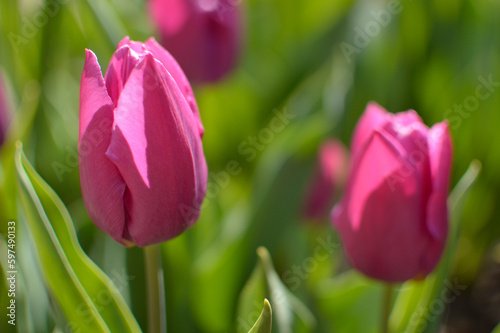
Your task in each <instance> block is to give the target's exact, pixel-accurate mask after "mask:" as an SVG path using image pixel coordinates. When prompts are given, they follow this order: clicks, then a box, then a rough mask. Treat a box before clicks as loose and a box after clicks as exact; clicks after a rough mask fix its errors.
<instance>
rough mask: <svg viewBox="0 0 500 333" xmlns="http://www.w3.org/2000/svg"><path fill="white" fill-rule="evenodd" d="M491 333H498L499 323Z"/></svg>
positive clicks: (499, 330) (499, 331) (499, 332)
mask: <svg viewBox="0 0 500 333" xmlns="http://www.w3.org/2000/svg"><path fill="white" fill-rule="evenodd" d="M491 333H500V323H498V325H497V327H495V328H494V329H493V331H491Z"/></svg>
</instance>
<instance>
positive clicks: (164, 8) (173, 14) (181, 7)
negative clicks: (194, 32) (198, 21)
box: [149, 0, 194, 35]
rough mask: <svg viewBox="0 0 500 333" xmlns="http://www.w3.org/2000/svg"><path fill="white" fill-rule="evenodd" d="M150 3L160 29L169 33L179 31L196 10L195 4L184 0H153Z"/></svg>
mask: <svg viewBox="0 0 500 333" xmlns="http://www.w3.org/2000/svg"><path fill="white" fill-rule="evenodd" d="M149 5H150V11H151V14H152V16H153V17H154V18H155V20H156V22H157V24H158V25H159V28H160V30H161V31H162V32H163V33H165V34H168V35H171V34H177V33H179V31H181V30H182V28H183V27H184V26H185V25H186V22H187V21H188V19H189V16H190V15H192V14H191V13H192V12H193V11H194V8H193V5H191V4H190V2H189V1H184V0H151V1H150V3H149ZM166 14H168V18H169V19H168V20H165V15H166Z"/></svg>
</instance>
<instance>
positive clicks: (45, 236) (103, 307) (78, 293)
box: [16, 145, 141, 332]
mask: <svg viewBox="0 0 500 333" xmlns="http://www.w3.org/2000/svg"><path fill="white" fill-rule="evenodd" d="M16 169H17V176H18V179H19V195H20V197H21V201H22V203H23V206H24V212H25V214H26V216H25V217H26V221H25V222H26V224H27V226H29V228H30V230H31V232H32V233H33V235H36V237H33V239H34V241H35V246H36V249H37V252H38V258H39V260H40V267H41V270H42V272H43V274H44V277H45V282H46V284H47V287H48V289H49V291H50V293H51V295H53V297H54V299H55V300H56V301H57V305H58V306H59V307H60V308H61V310H62V311H63V313H64V315H65V316H66V319H67V321H68V326H69V327H70V328H71V329H72V330H76V329H81V330H82V331H85V332H87V331H88V332H140V331H141V330H140V328H139V326H138V324H137V322H136V321H135V319H134V317H133V315H132V313H131V312H130V310H129V308H128V306H127V305H126V303H125V301H124V300H123V298H122V296H121V295H120V293H119V291H118V289H117V288H116V286H115V285H114V284H113V282H112V281H111V280H110V279H109V278H108V277H107V276H106V275H105V274H104V273H103V272H102V271H101V270H100V269H99V267H97V266H96V265H95V264H94V263H93V262H92V261H91V260H90V259H89V258H88V257H87V256H86V254H85V253H84V252H83V250H82V249H81V247H80V245H79V243H78V240H77V237H76V233H75V230H74V227H73V224H72V222H71V218H70V216H69V214H68V212H67V210H66V208H65V207H64V205H63V203H62V202H61V201H60V199H59V198H58V197H57V195H56V194H55V193H54V192H53V191H52V189H51V188H50V187H49V186H48V185H47V184H46V183H45V182H44V181H43V179H42V178H41V177H40V176H39V175H38V174H37V173H36V171H35V170H34V169H33V167H32V166H31V165H30V163H29V162H28V160H27V159H26V157H25V156H24V154H23V152H22V147H21V145H19V147H18V150H17V154H16Z"/></svg>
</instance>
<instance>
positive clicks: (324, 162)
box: [303, 139, 349, 221]
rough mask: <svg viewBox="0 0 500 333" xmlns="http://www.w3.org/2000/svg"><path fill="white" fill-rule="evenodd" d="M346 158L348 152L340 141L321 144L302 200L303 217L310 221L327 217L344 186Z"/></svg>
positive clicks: (328, 141)
mask: <svg viewBox="0 0 500 333" xmlns="http://www.w3.org/2000/svg"><path fill="white" fill-rule="evenodd" d="M348 159H349V153H348V151H347V149H346V148H345V146H344V144H343V143H342V142H340V141H338V140H334V139H330V140H327V141H325V142H323V143H322V144H321V146H320V148H319V152H318V160H317V164H316V168H315V171H314V175H313V178H312V179H311V182H310V184H309V187H308V189H307V193H306V197H305V201H304V206H303V215H304V218H306V219H307V220H311V221H324V220H327V219H328V215H329V212H330V211H331V209H332V206H333V203H334V200H335V199H336V197H337V195H338V194H339V193H340V191H341V190H342V188H343V186H344V181H345V176H346V175H345V174H346V172H347V166H348Z"/></svg>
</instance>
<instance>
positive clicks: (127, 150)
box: [106, 54, 207, 246]
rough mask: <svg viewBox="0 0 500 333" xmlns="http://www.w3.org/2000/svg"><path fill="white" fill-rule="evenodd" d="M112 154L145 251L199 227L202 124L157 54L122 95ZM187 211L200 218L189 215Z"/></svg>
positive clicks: (133, 232)
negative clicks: (199, 123)
mask: <svg viewBox="0 0 500 333" xmlns="http://www.w3.org/2000/svg"><path fill="white" fill-rule="evenodd" d="M106 154H107V156H109V158H110V159H111V160H112V161H113V162H114V163H115V165H116V166H117V167H118V169H119V170H120V173H121V174H122V176H123V178H124V180H125V182H126V184H127V188H128V191H127V192H126V193H125V203H126V210H127V227H128V233H129V234H130V236H131V238H132V239H133V240H134V241H135V242H136V243H137V244H138V245H139V246H145V245H148V244H152V243H158V242H163V241H166V240H168V239H170V238H173V237H175V236H177V235H178V234H180V233H181V232H182V231H184V230H185V229H186V228H188V227H189V226H190V225H191V224H192V223H193V222H194V220H195V218H196V217H197V216H198V214H199V209H200V206H201V201H202V199H203V197H204V195H205V191H206V181H207V174H206V170H207V169H206V164H205V160H204V157H203V152H202V146H201V139H200V136H199V133H198V129H197V127H196V119H195V117H194V115H193V112H191V110H190V108H189V106H188V105H187V103H186V101H185V99H184V97H183V95H182V93H181V91H180V90H179V88H178V86H177V84H176V83H175V82H174V80H173V79H172V77H171V76H170V75H168V73H167V72H166V70H165V69H164V67H163V66H162V65H161V64H160V63H159V62H158V61H156V60H155V59H154V57H153V56H152V55H151V54H147V55H145V56H144V58H143V59H142V60H141V61H140V62H139V64H138V65H137V66H136V68H135V69H134V70H133V71H132V73H131V75H130V77H129V79H128V81H127V84H126V85H125V87H124V89H123V91H122V93H121V95H120V99H119V102H118V107H117V109H116V110H115V122H114V130H113V135H112V139H111V144H110V146H109V149H108V151H107V153H106ZM184 206H186V207H189V208H191V209H192V211H193V212H194V213H193V214H191V215H190V216H186V215H185V214H183V212H182V207H184Z"/></svg>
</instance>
